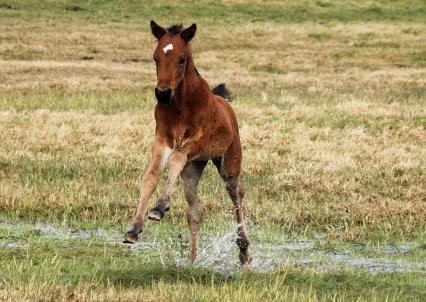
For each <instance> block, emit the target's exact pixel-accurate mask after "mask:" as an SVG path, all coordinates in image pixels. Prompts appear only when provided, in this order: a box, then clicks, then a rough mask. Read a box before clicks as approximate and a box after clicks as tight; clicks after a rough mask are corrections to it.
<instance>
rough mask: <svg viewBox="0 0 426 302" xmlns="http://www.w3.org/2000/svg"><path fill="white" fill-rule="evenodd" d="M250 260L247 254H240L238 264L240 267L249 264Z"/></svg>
mask: <svg viewBox="0 0 426 302" xmlns="http://www.w3.org/2000/svg"><path fill="white" fill-rule="evenodd" d="M251 260H252V258H251V256H250V255H249V253H248V252H240V262H241V265H242V266H244V265H248V264H250V263H251Z"/></svg>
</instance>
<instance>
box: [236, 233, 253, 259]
mask: <svg viewBox="0 0 426 302" xmlns="http://www.w3.org/2000/svg"><path fill="white" fill-rule="evenodd" d="M236 241H237V245H238V247H239V248H240V262H241V264H242V265H247V264H250V262H251V260H252V258H251V256H250V255H249V252H248V247H249V245H250V241H248V239H246V238H242V237H238V238H237V240H236Z"/></svg>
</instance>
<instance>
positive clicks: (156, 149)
mask: <svg viewBox="0 0 426 302" xmlns="http://www.w3.org/2000/svg"><path fill="white" fill-rule="evenodd" d="M169 150H170V149H168V148H167V146H166V144H164V143H162V142H161V141H160V140H159V139H156V141H155V142H154V145H153V147H152V158H151V164H150V166H149V169H148V171H147V172H146V174H145V175H144V177H143V180H142V185H141V189H140V191H141V195H140V201H139V206H138V209H137V211H136V214H135V216H134V218H133V221H132V225H131V227H130V229H129V231H128V232H127V233H126V234H125V235H124V240H123V242H124V243H135V241H136V240H137V239H138V234H139V233H140V232H142V230H143V227H144V216H145V213H146V209H147V206H148V200H149V198H150V197H151V195H152V193H153V192H154V190H155V188H156V187H157V185H158V181H159V173H160V172H161V169H162V168H163V167H162V166H163V164H162V161H163V160H164V159H165V157H166V156H167V153H168V151H169Z"/></svg>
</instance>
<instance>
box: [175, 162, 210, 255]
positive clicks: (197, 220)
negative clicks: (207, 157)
mask: <svg viewBox="0 0 426 302" xmlns="http://www.w3.org/2000/svg"><path fill="white" fill-rule="evenodd" d="M206 164H207V161H193V162H190V163H188V164H187V165H186V166H185V168H184V169H183V171H182V173H181V174H180V175H181V177H182V181H183V187H184V191H185V198H186V201H187V202H188V209H187V211H186V220H187V222H188V226H189V231H190V234H191V260H192V262H194V261H195V259H196V258H197V247H198V236H199V231H200V227H201V223H202V219H203V205H202V203H201V200H200V198H199V197H198V194H197V189H198V183H199V181H200V178H201V175H202V174H203V171H204V168H205V166H206Z"/></svg>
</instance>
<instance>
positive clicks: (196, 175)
mask: <svg viewBox="0 0 426 302" xmlns="http://www.w3.org/2000/svg"><path fill="white" fill-rule="evenodd" d="M150 26H151V32H152V34H153V35H154V37H155V38H156V39H157V47H156V49H155V51H154V55H153V59H154V62H155V65H156V74H157V85H156V88H155V90H154V92H155V97H156V99H157V104H156V106H155V112H154V116H155V122H156V128H155V138H154V143H153V146H152V155H151V162H150V165H149V168H148V171H147V172H146V174H145V175H144V177H143V180H142V184H141V188H140V201H139V206H138V209H137V211H136V213H135V215H134V218H133V220H132V223H131V227H130V228H129V230H128V231H127V232H126V233H125V235H124V240H123V242H124V243H135V242H136V240H137V239H138V234H139V233H141V232H142V230H143V228H144V216H145V214H146V211H147V206H148V200H149V198H150V196H151V195H152V193H153V191H154V190H155V188H156V187H157V185H158V182H159V175H160V173H161V172H162V171H163V169H164V168H165V166H166V165H167V168H168V177H167V182H166V184H165V185H164V188H163V193H162V196H161V197H160V198H159V200H158V202H157V204H156V206H155V207H154V208H152V209H151V210H150V211H149V213H148V219H151V220H155V221H160V220H161V219H162V218H163V217H164V215H165V213H166V212H167V211H169V209H170V206H171V197H170V196H171V194H172V189H173V186H174V184H175V181H176V179H177V178H178V176H179V175H180V177H181V179H182V183H183V187H184V193H185V198H186V200H187V202H188V208H187V211H186V219H187V223H188V226H189V230H190V234H191V260H192V263H194V261H195V260H196V258H197V245H198V238H199V237H198V236H199V231H200V227H201V223H202V219H203V205H202V203H201V200H200V198H199V197H198V194H197V188H198V183H199V180H200V178H201V176H202V174H203V171H204V168H205V167H206V164H207V163H208V161H209V160H211V161H212V162H213V164H214V165H215V166H216V168H217V171H218V173H219V175H220V177H221V178H222V179H223V181H224V182H225V184H226V190H227V192H228V194H229V196H230V198H231V200H232V202H233V205H234V209H235V213H236V218H237V223H238V237H237V240H236V243H237V246H238V247H239V250H240V253H239V258H240V262H241V264H242V265H245V264H248V263H249V262H250V261H251V257H250V255H249V250H248V247H249V245H250V241H249V238H248V236H247V233H246V230H245V225H244V218H243V208H242V202H243V198H244V184H243V182H242V181H241V177H240V176H241V161H242V149H241V142H240V135H239V131H238V123H237V118H236V115H235V112H234V110H233V109H232V107H231V106H230V104H229V102H228V101H230V98H229V96H230V94H229V91H228V90H227V89H226V87H225V85H224V84H221V85H219V86H217V87H215V88H214V89H213V90H210V88H209V85H208V84H207V82H206V81H205V80H204V79H203V77H202V76H201V75H200V73H199V72H198V71H197V69H196V67H195V65H194V61H193V58H192V50H191V45H190V41H191V40H192V38H193V37H194V36H195V32H196V30H197V25H196V24H192V25H191V26H189V27H188V28H184V27H183V26H182V25H173V26H171V27H169V28H167V29H166V28H163V27H161V26H160V25H158V24H157V23H156V22H155V21H151V22H150Z"/></svg>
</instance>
